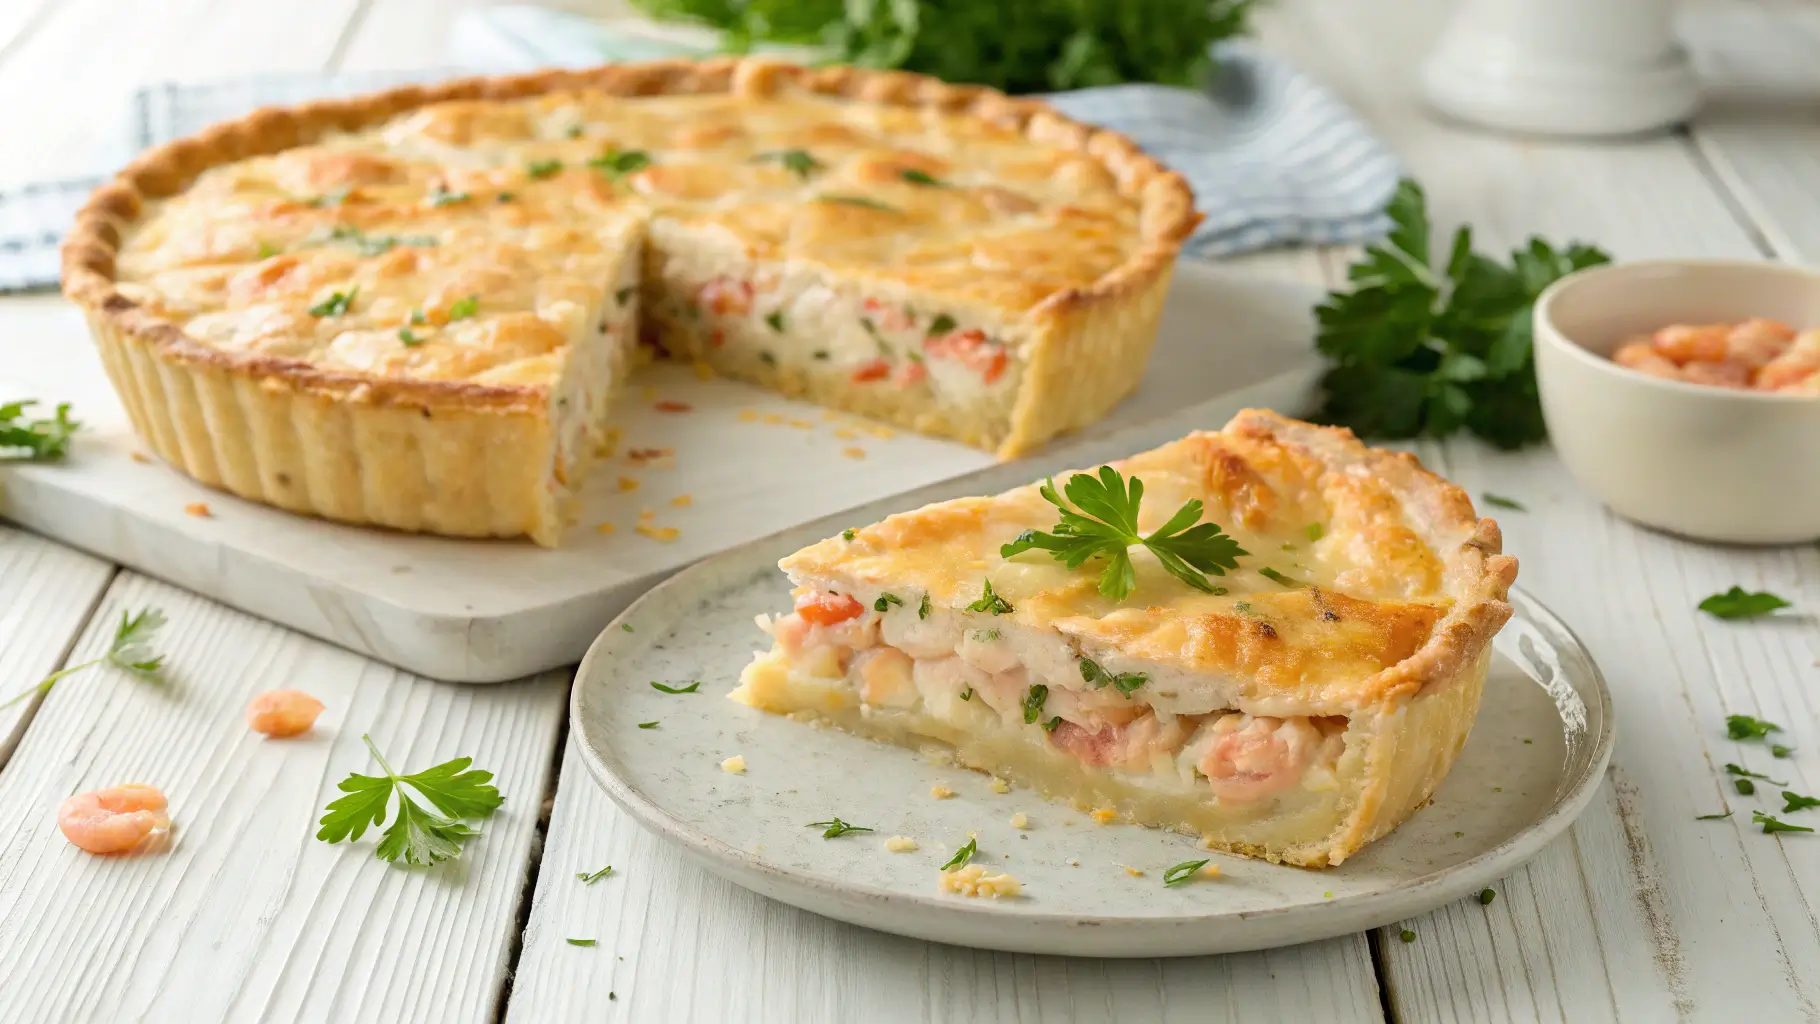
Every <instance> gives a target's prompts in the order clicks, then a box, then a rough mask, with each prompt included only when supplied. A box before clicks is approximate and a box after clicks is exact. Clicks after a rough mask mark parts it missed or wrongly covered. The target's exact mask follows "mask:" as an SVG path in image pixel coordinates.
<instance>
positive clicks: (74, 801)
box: [57, 782, 171, 853]
mask: <svg viewBox="0 0 1820 1024" xmlns="http://www.w3.org/2000/svg"><path fill="white" fill-rule="evenodd" d="M166 806H167V805H166V801H165V799H164V794H163V793H162V792H160V791H159V790H158V787H156V786H147V785H144V784H142V783H137V782H131V783H128V784H126V785H124V786H115V787H113V788H112V789H98V790H95V791H94V792H92V793H77V794H76V795H75V796H72V797H70V798H69V799H68V800H65V801H63V806H61V807H59V808H57V827H58V828H59V829H62V830H63V836H64V838H65V839H68V840H69V841H70V842H72V843H74V844H76V845H77V846H78V847H81V848H82V849H84V850H87V851H88V852H90V853H120V852H121V851H123V850H130V849H132V848H134V847H135V846H138V845H139V844H140V843H142V842H144V841H145V840H146V839H147V837H149V836H152V835H154V834H159V833H163V832H166V831H168V830H169V829H170V827H171V816H170V815H168V814H166V813H165V811H164V809H165V807H166Z"/></svg>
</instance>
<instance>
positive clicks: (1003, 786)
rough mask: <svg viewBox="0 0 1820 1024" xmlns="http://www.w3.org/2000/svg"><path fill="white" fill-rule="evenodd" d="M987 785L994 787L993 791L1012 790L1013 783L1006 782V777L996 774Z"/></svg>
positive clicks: (1005, 791) (1006, 791)
mask: <svg viewBox="0 0 1820 1024" xmlns="http://www.w3.org/2000/svg"><path fill="white" fill-rule="evenodd" d="M987 785H989V786H991V787H992V791H993V792H994V793H1009V792H1011V783H1009V782H1006V781H1005V780H1004V779H1001V778H999V777H998V776H996V775H995V776H993V777H992V781H991V782H990V783H987Z"/></svg>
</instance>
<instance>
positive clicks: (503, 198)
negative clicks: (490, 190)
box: [493, 192, 518, 203]
mask: <svg viewBox="0 0 1820 1024" xmlns="http://www.w3.org/2000/svg"><path fill="white" fill-rule="evenodd" d="M517 198H518V194H517V193H515V192H501V193H500V194H498V195H496V196H494V197H493V201H494V202H496V203H509V202H511V201H512V200H514V199H517Z"/></svg>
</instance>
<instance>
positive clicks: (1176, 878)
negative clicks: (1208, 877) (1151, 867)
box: [1163, 858, 1207, 888]
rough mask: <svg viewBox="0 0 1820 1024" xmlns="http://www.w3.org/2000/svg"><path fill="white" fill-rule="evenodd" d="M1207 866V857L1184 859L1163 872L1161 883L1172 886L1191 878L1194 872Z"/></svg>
mask: <svg viewBox="0 0 1820 1024" xmlns="http://www.w3.org/2000/svg"><path fill="white" fill-rule="evenodd" d="M1206 866H1207V859H1205V858H1203V859H1201V860H1185V861H1183V862H1181V863H1180V864H1177V865H1176V866H1175V867H1172V868H1170V869H1169V870H1168V871H1165V872H1163V884H1164V885H1165V886H1169V887H1172V888H1173V887H1174V886H1178V885H1181V884H1182V883H1183V882H1186V881H1188V880H1189V879H1191V878H1193V877H1194V875H1195V872H1197V871H1199V870H1201V869H1202V868H1204V867H1206Z"/></svg>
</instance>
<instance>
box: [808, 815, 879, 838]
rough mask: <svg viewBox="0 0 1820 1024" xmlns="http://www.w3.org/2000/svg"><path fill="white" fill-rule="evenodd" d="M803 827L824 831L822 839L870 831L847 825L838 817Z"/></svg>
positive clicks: (860, 826) (863, 827) (862, 827)
mask: <svg viewBox="0 0 1820 1024" xmlns="http://www.w3.org/2000/svg"><path fill="white" fill-rule="evenodd" d="M805 827H807V828H820V829H825V830H826V831H824V832H823V833H822V838H823V839H838V838H840V837H841V836H844V835H846V834H847V833H849V832H870V831H872V830H871V829H869V828H867V827H866V826H864V825H849V824H847V823H846V822H844V821H842V820H840V819H839V818H838V817H836V818H831V819H829V820H827V821H812V822H810V823H809V824H808V825H807V826H805Z"/></svg>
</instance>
